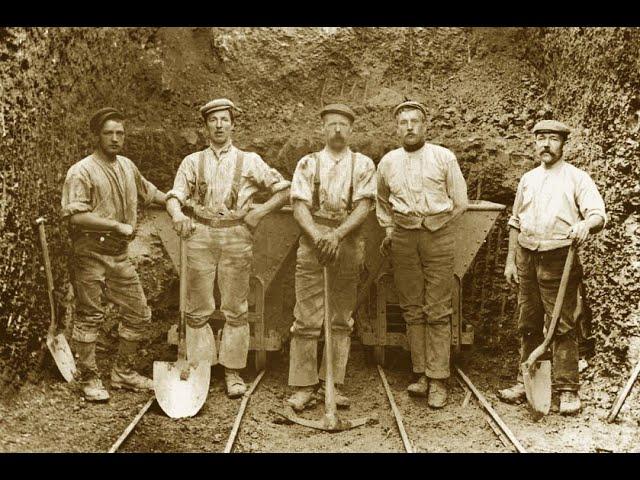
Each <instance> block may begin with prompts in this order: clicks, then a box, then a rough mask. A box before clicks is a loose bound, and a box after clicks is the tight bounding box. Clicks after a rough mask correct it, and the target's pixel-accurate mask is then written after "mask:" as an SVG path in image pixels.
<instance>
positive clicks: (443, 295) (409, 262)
mask: <svg viewBox="0 0 640 480" xmlns="http://www.w3.org/2000/svg"><path fill="white" fill-rule="evenodd" d="M454 248H455V228H454V227H452V226H451V224H447V225H445V226H444V227H442V228H441V229H439V230H437V231H435V232H431V231H429V230H423V229H419V230H408V229H405V228H402V227H400V226H396V227H395V229H394V232H393V236H392V238H391V262H392V266H393V278H394V282H395V285H396V290H397V293H398V299H399V302H400V307H401V308H402V310H403V315H404V319H405V321H406V323H407V339H408V341H409V347H410V350H411V363H412V364H413V371H414V372H415V373H424V374H425V375H426V376H427V377H429V378H434V379H443V378H448V377H449V375H450V371H449V354H450V350H451V314H452V313H453V309H452V303H451V298H452V297H451V290H452V288H453V258H454V257H453V256H454Z"/></svg>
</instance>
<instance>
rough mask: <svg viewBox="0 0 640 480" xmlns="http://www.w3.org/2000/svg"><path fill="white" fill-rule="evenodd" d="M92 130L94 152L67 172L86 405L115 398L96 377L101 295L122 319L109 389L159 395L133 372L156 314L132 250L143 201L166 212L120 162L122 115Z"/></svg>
mask: <svg viewBox="0 0 640 480" xmlns="http://www.w3.org/2000/svg"><path fill="white" fill-rule="evenodd" d="M89 127H90V130H91V132H92V133H93V134H94V135H95V143H96V149H95V150H94V151H93V153H92V154H91V155H89V156H88V157H86V158H84V159H82V160H80V161H79V162H78V163H76V164H75V165H73V166H72V167H71V168H70V169H69V171H68V172H67V177H66V179H65V182H64V186H63V188H62V217H63V218H68V219H69V223H70V232H71V239H72V243H73V253H74V258H73V268H72V278H73V284H74V290H75V296H76V319H75V322H74V324H73V333H72V338H73V339H74V347H75V351H76V354H77V355H78V373H77V376H76V380H78V383H79V385H80V387H81V388H82V392H83V394H84V397H85V399H86V400H87V401H106V400H108V399H109V393H108V392H107V390H106V389H105V388H104V386H103V385H102V382H101V380H100V377H99V375H98V367H97V366H96V353H95V348H96V339H97V337H98V329H99V328H100V325H101V324H102V323H103V322H104V318H105V311H104V305H103V301H102V300H103V295H104V297H106V299H108V300H110V301H111V302H112V303H114V304H115V305H116V306H117V307H118V313H119V315H120V318H121V321H120V325H119V328H118V333H119V335H120V343H119V345H118V355H117V358H116V361H115V363H114V365H113V369H112V370H111V386H112V387H114V388H126V389H130V390H153V382H152V380H151V379H150V378H146V377H143V376H142V375H140V374H138V373H137V372H135V371H134V370H133V366H134V363H135V357H136V356H137V355H138V352H139V349H138V344H139V341H140V340H142V339H144V338H145V334H146V328H147V327H148V325H149V322H150V320H151V311H150V310H149V307H148V306H147V300H146V298H145V295H144V291H143V289H142V285H141V284H140V280H139V278H138V273H137V272H136V269H135V267H134V265H133V264H132V263H131V260H130V259H129V257H128V255H127V245H128V243H129V242H130V241H131V240H132V239H133V233H134V231H135V228H136V223H137V205H138V197H140V198H141V199H142V200H144V203H145V205H148V204H150V203H152V202H155V203H157V204H161V205H164V203H165V194H164V193H162V192H161V191H159V190H158V189H157V188H156V187H155V186H154V185H153V184H152V183H151V182H149V181H148V180H146V179H145V178H144V177H143V176H142V175H141V174H140V172H139V171H138V168H137V167H136V165H135V164H134V163H133V162H132V161H131V160H129V159H128V158H126V157H123V156H121V155H118V153H120V152H121V151H122V147H123V145H124V133H125V131H124V116H123V114H122V113H120V112H119V111H118V110H116V109H114V108H109V107H107V108H103V109H100V110H98V111H97V112H96V113H95V114H94V115H93V117H92V118H91V121H90V122H89Z"/></svg>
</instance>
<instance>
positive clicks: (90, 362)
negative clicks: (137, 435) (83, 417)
mask: <svg viewBox="0 0 640 480" xmlns="http://www.w3.org/2000/svg"><path fill="white" fill-rule="evenodd" d="M75 347H76V352H77V354H78V371H77V373H76V379H77V381H78V384H79V386H80V388H81V389H82V395H83V396H84V399H85V400H86V401H88V402H106V401H107V400H109V392H108V391H107V390H106V389H105V388H104V386H103V385H102V381H101V380H100V377H99V376H98V366H97V365H96V344H95V342H79V341H76V344H75Z"/></svg>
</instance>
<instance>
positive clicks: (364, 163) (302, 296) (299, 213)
mask: <svg viewBox="0 0 640 480" xmlns="http://www.w3.org/2000/svg"><path fill="white" fill-rule="evenodd" d="M320 116H321V118H322V120H323V125H322V131H323V134H324V136H325V141H326V146H325V148H324V149H323V150H321V151H320V152H315V153H312V154H311V155H307V156H305V157H303V158H302V159H301V160H300V161H299V162H298V165H297V167H296V170H295V173H294V174H293V179H292V185H291V204H292V205H293V211H294V217H295V219H296V221H297V222H298V223H299V224H300V227H301V229H302V232H303V235H302V237H301V238H300V246H299V247H298V255H297V260H296V273H295V291H296V305H295V309H294V317H295V321H294V323H293V326H292V327H291V334H292V337H291V348H290V359H289V362H290V363H289V385H291V386H293V387H294V390H295V392H294V393H293V395H292V396H291V397H290V398H289V399H288V400H287V402H288V404H289V405H291V406H292V407H293V408H294V409H295V410H296V411H301V410H303V409H304V408H305V407H306V406H307V405H308V404H309V403H310V402H311V400H313V398H314V393H315V390H316V387H317V385H318V383H319V380H320V381H323V380H324V363H325V359H324V358H323V360H322V365H321V367H320V373H319V374H318V367H317V345H318V338H319V337H320V332H321V329H322V322H323V319H324V311H323V308H324V283H323V267H324V266H327V267H328V276H329V279H328V280H329V285H330V292H328V296H329V309H330V312H329V318H331V325H332V333H333V335H332V336H333V344H332V345H333V355H334V359H333V362H334V376H335V381H336V383H337V384H343V383H344V377H345V370H346V367H347V359H348V357H349V347H350V340H351V339H350V334H351V330H352V327H353V319H352V318H351V315H352V313H353V309H354V307H355V303H356V295H357V288H358V279H359V274H360V269H361V267H362V265H363V260H364V238H363V237H362V235H360V233H359V227H360V225H361V224H362V223H363V222H364V220H365V219H366V217H367V215H368V214H369V212H370V211H371V209H372V207H373V202H374V199H375V195H376V184H375V166H374V164H373V162H372V160H371V159H370V158H369V157H366V156H365V155H362V154H360V153H355V152H352V151H351V149H350V148H349V146H348V140H349V137H350V135H351V131H352V125H353V121H354V119H355V114H354V113H353V110H351V108H349V107H348V106H346V105H342V104H332V105H327V106H325V107H324V108H323V109H322V111H321V112H320ZM322 388H324V387H323V386H322V385H321V389H320V391H319V392H318V393H319V394H322ZM336 404H337V406H338V407H342V408H346V407H349V404H350V401H349V399H348V398H347V397H346V396H344V395H343V394H342V393H341V392H340V391H339V390H338V389H336Z"/></svg>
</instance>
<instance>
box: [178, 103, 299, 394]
mask: <svg viewBox="0 0 640 480" xmlns="http://www.w3.org/2000/svg"><path fill="white" fill-rule="evenodd" d="M238 112H239V109H238V108H236V106H235V105H234V103H233V102H232V101H230V100H228V99H226V98H219V99H216V100H212V101H211V102H209V103H207V104H206V105H204V106H203V107H202V108H201V109H200V113H201V114H202V118H203V120H204V123H205V127H206V130H207V132H208V135H209V146H208V147H207V148H205V149H204V150H202V151H199V152H195V153H192V154H190V155H187V156H186V157H185V158H184V160H183V161H182V163H181V164H180V167H179V169H178V173H177V174H176V178H175V180H174V184H173V189H172V190H171V191H169V192H168V193H167V211H168V212H169V214H170V215H171V217H172V219H173V223H174V228H175V229H176V231H177V232H178V233H179V234H180V235H182V236H183V237H184V238H186V242H187V285H188V288H187V302H186V303H187V305H186V320H187V338H189V337H190V336H191V337H192V338H197V337H198V336H203V335H204V333H203V332H205V329H209V328H210V327H209V325H208V320H209V317H210V316H211V314H213V312H214V311H215V300H214V296H213V286H214V281H215V277H216V274H217V275H218V280H219V281H218V286H219V289H220V297H221V298H220V301H221V305H220V310H221V311H222V313H223V314H224V318H225V324H224V327H223V330H222V340H221V343H220V352H219V358H218V361H219V363H220V364H222V365H223V366H224V367H225V383H226V388H227V394H228V395H229V397H231V398H236V397H240V396H242V395H243V394H244V393H245V391H246V385H245V383H244V380H243V379H242V377H241V376H240V370H241V369H243V368H245V367H246V364H247V355H248V353H249V340H250V333H249V321H248V317H247V312H248V302H247V297H248V295H249V275H250V273H251V264H252V258H253V252H252V250H253V231H254V229H255V228H256V227H257V225H258V223H259V222H260V220H261V219H262V218H263V217H264V216H265V215H267V214H268V213H269V212H271V211H274V210H277V209H279V208H281V207H282V206H283V205H284V204H285V203H286V202H287V199H288V197H289V185H290V182H288V181H287V180H285V179H284V178H283V176H282V175H281V174H280V173H279V172H278V171H277V170H275V169H273V168H270V167H269V165H267V164H266V163H265V162H264V161H263V160H262V158H260V156H259V155H258V154H256V153H253V152H246V151H243V150H240V149H239V148H237V147H235V146H234V145H233V143H232V141H231V136H232V132H233V129H234V125H235V118H236V115H237V113H238ZM259 190H268V191H270V192H271V193H272V194H273V196H272V197H271V198H270V199H269V200H268V201H267V202H265V203H264V204H261V205H253V202H252V199H253V196H254V195H255V193H256V192H258V191H259ZM252 207H253V208H252ZM185 213H186V214H185ZM213 346H214V347H215V344H214V345H213ZM214 355H215V354H214Z"/></svg>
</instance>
